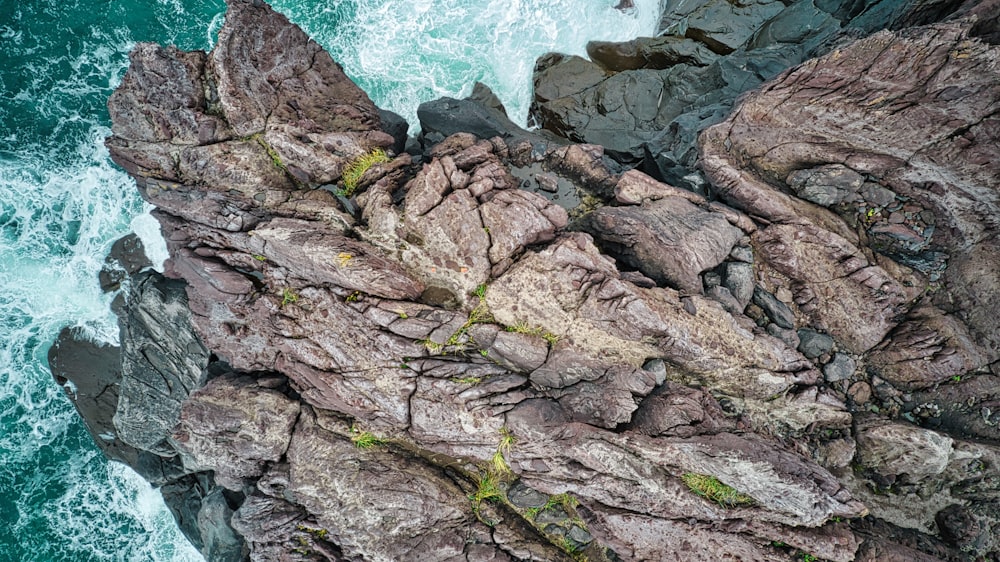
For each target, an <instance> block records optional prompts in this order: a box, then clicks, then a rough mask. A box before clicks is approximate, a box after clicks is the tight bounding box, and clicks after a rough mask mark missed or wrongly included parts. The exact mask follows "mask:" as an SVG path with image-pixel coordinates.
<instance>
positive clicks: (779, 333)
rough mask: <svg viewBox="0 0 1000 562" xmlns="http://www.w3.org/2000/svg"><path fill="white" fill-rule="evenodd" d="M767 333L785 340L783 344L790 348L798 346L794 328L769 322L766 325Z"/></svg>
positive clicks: (797, 337) (797, 336)
mask: <svg viewBox="0 0 1000 562" xmlns="http://www.w3.org/2000/svg"><path fill="white" fill-rule="evenodd" d="M767 333H768V334H771V335H772V336H774V337H776V338H778V339H779V340H781V341H783V342H785V345H787V346H788V347H790V348H792V349H795V348H797V347H798V346H799V335H798V334H797V333H795V330H792V329H790V328H782V327H781V326H778V325H777V324H774V323H771V324H768V325H767Z"/></svg>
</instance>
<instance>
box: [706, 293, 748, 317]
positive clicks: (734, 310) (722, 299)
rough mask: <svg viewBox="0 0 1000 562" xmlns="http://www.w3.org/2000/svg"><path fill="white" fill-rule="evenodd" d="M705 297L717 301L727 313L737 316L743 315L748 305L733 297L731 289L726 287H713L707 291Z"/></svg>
mask: <svg viewBox="0 0 1000 562" xmlns="http://www.w3.org/2000/svg"><path fill="white" fill-rule="evenodd" d="M705 296H707V297H709V298H711V299H715V300H716V301H718V302H719V304H721V305H722V308H724V309H726V312H728V313H729V314H732V315H733V316H737V315H739V314H743V311H744V310H746V305H744V304H743V303H741V302H740V301H739V300H738V299H737V298H736V297H734V296H733V294H732V293H731V292H729V289H727V288H725V287H712V288H710V289H707V290H706V291H705Z"/></svg>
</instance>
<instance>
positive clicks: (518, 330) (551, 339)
mask: <svg viewBox="0 0 1000 562" xmlns="http://www.w3.org/2000/svg"><path fill="white" fill-rule="evenodd" d="M504 329H505V330H507V331H508V332H512V333H515V334H527V335H529V336H538V337H540V338H542V339H543V340H545V341H546V342H548V344H549V345H555V344H556V343H558V342H559V336H558V335H556V334H554V333H552V332H550V331H548V330H546V329H545V328H543V327H541V326H531V325H529V324H528V323H527V322H516V323H514V324H511V325H510V326H507V327H506V328H504Z"/></svg>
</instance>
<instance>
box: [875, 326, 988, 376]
mask: <svg viewBox="0 0 1000 562" xmlns="http://www.w3.org/2000/svg"><path fill="white" fill-rule="evenodd" d="M988 357H989V354H988V353H987V352H985V350H983V349H981V348H980V347H979V346H978V345H976V343H975V342H974V340H973V338H972V336H971V335H970V334H969V331H968V328H967V327H966V326H965V325H964V324H963V323H962V322H961V321H960V320H958V319H956V318H955V317H953V316H950V315H945V314H944V313H943V312H942V311H941V310H939V309H937V308H935V307H919V308H917V309H915V310H913V311H911V312H910V314H909V317H908V319H907V321H905V322H903V323H901V324H900V325H899V326H897V327H896V329H895V330H893V331H892V333H890V334H889V336H888V337H887V338H886V340H885V341H883V342H882V343H881V344H879V346H878V347H876V348H875V349H874V350H872V352H871V353H870V354H869V359H868V360H869V365H870V366H871V367H872V368H873V369H874V371H875V372H877V373H878V375H879V376H880V377H882V378H883V379H885V380H887V381H889V382H890V383H892V384H893V385H896V386H898V387H899V388H904V389H908V390H910V389H922V388H928V387H930V386H933V385H936V384H939V383H942V382H944V381H947V380H949V379H952V378H954V377H958V378H959V379H961V377H962V375H964V374H965V373H968V372H970V371H975V370H977V369H979V368H981V367H983V366H984V365H986V364H987V360H988Z"/></svg>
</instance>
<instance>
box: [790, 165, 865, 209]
mask: <svg viewBox="0 0 1000 562" xmlns="http://www.w3.org/2000/svg"><path fill="white" fill-rule="evenodd" d="M785 181H786V183H788V185H789V186H790V187H791V188H792V190H793V191H795V194H796V195H798V196H799V197H801V198H802V199H805V200H806V201H812V202H813V203H816V204H817V205H822V206H824V207H829V206H830V205H836V204H838V203H843V202H844V201H845V200H847V199H850V198H851V197H853V196H854V194H855V193H857V192H858V189H860V188H861V184H862V183H864V181H865V178H864V176H862V175H861V174H859V173H857V172H855V171H854V170H852V169H850V168H848V167H847V166H844V165H843V164H829V165H826V166H819V167H817V168H809V169H806V170H796V171H794V172H792V173H791V174H788V178H787V179H786V180H785Z"/></svg>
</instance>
